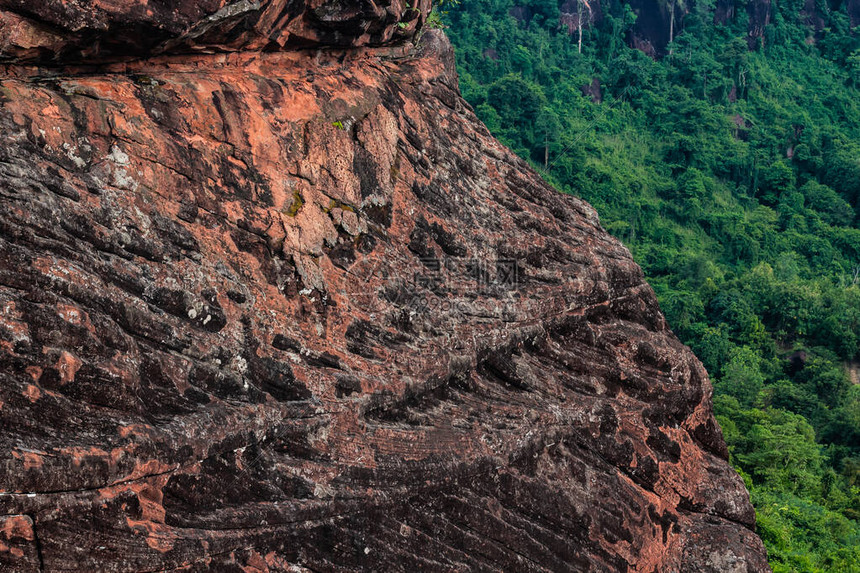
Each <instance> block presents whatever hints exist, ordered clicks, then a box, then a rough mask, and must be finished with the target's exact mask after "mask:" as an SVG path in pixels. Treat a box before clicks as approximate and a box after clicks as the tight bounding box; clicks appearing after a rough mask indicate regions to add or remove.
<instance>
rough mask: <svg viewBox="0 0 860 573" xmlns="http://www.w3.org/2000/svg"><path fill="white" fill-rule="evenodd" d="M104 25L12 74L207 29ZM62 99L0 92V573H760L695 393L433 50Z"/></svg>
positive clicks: (425, 45) (441, 53)
mask: <svg viewBox="0 0 860 573" xmlns="http://www.w3.org/2000/svg"><path fill="white" fill-rule="evenodd" d="M3 5H4V6H6V8H7V11H6V12H0V14H2V15H3V19H4V21H6V22H8V21H10V20H14V19H16V18H18V19H20V18H22V17H23V16H27V18H29V17H30V16H32V14H29V15H28V14H25V11H24V10H17V11H9V9H10V7H11V6H13V3H12V2H10V1H9V0H7V1H5V2H4V3H3ZM120 5H121V6H128V5H130V4H120V3H114V2H107V1H101V2H99V1H96V2H92V3H87V4H84V3H76V2H72V1H67V2H59V1H57V2H46V3H44V4H43V8H44V9H42V10H40V12H39V14H38V18H37V19H33V20H28V21H29V22H44V23H52V27H48V25H47V24H45V25H44V26H45V27H44V28H39V27H38V26H36V27H35V28H33V29H32V30H30V31H27V30H24V31H20V30H19V31H20V35H19V36H18V37H17V39H14V40H10V42H11V43H12V44H14V45H15V46H17V48H15V49H16V50H17V49H20V50H22V51H21V52H20V54H21V56H20V57H22V58H24V59H25V60H30V61H32V60H33V59H34V58H37V59H38V58H49V59H50V58H64V57H65V56H64V54H71V55H70V56H69V57H70V58H71V60H75V59H77V58H78V56H79V55H80V53H81V50H82V49H83V47H84V46H85V44H84V43H83V42H84V39H86V38H93V37H94V36H92V35H91V32H90V31H92V30H95V31H98V30H103V32H96V36H97V37H99V38H101V39H103V40H104V43H103V44H101V45H102V46H107V45H109V44H110V41H109V39H110V38H111V35H110V34H111V32H110V30H112V29H114V27H113V26H116V25H120V24H119V23H122V22H128V21H129V19H131V21H133V22H137V23H139V24H140V27H139V29H140V30H148V29H152V28H158V29H163V30H166V31H167V32H166V36H169V37H172V38H175V37H178V36H179V35H181V34H183V33H185V32H184V31H187V30H188V29H189V28H190V27H193V23H194V22H199V21H200V19H201V18H204V17H205V15H206V14H209V13H211V12H212V11H216V10H218V9H219V8H220V7H221V5H220V4H219V3H217V2H212V3H206V2H202V3H192V2H181V1H176V2H172V3H171V2H157V3H156V2H150V3H149V4H147V3H146V2H143V1H141V2H139V3H138V4H134V6H135V9H134V10H132V9H130V8H129V9H125V8H124V9H123V10H118V9H116V8H115V6H120ZM272 5H273V4H272ZM80 6H86V8H85V9H84V8H81V7H80ZM147 6H148V7H149V9H148V10H147V9H146V8H147ZM267 6H268V4H267ZM340 6H342V7H344V6H346V7H347V8H348V5H346V4H340ZM168 7H169V8H171V10H168ZM173 9H175V10H176V11H172V10H173ZM343 9H344V10H346V8H343ZM397 10H399V9H395V12H397ZM347 12H348V10H347ZM167 13H169V14H171V18H173V19H169V18H168V19H167V21H168V22H169V24H165V23H164V20H162V18H167V17H166V16H164V14H167ZM265 13H268V12H265ZM343 13H346V12H343ZM398 13H400V14H402V12H398ZM51 18H53V20H52V19H51ZM345 19H346V21H349V18H348V17H345ZM261 20H262V19H261ZM261 20H260V21H261ZM282 20H283V21H285V22H298V21H309V20H308V17H307V15H306V14H303V15H298V16H295V17H288V18H285V19H282ZM278 21H281V20H278ZM386 21H387V20H386ZM111 22H115V23H118V24H111ZM146 22H149V23H150V24H145V23H146ZM256 22H257V23H256V24H254V25H252V26H250V27H242V28H241V29H242V30H243V32H242V33H247V36H242V38H247V40H246V39H241V40H237V42H238V43H236V44H231V45H229V46H227V45H226V44H225V46H227V47H230V48H236V47H238V46H259V45H260V44H259V43H255V42H256V41H257V40H256V39H258V38H259V37H260V36H259V34H260V32H259V30H266V34H271V33H272V31H273V30H277V31H278V32H277V34H276V35H278V37H286V36H285V35H286V34H287V31H285V30H287V28H289V24H288V23H287V24H284V26H286V28H277V27H276V26H274V25H272V24H267V25H266V26H263V27H262V28H258V27H254V26H257V25H259V21H256ZM153 23H154V24H153ZM39 26H42V24H39ZM308 29H311V28H308ZM313 29H317V28H313ZM33 30H36V31H33ZM57 30H61V31H62V33H61V34H59V35H52V34H53V33H54V32H56V31H57ZM69 30H72V31H73V30H87V32H86V33H81V35H80V36H74V34H73V35H71V36H67V32H68V31H69ZM105 30H106V31H105ZM238 30H239V29H238V28H236V29H234V32H237V33H238ZM221 33H224V34H227V36H230V37H235V38H239V37H240V36H241V34H238V35H235V34H233V33H232V32H229V31H228V30H226V29H222V30H221ZM366 33H367V32H366V30H365V31H364V32H361V34H360V35H359V34H358V32H356V33H354V34H352V35H351V36H350V35H349V34H348V33H347V35H346V36H340V37H339V38H340V39H341V40H342V39H343V38H345V37H350V38H352V39H351V40H350V42H354V43H356V44H374V43H382V42H384V41H385V40H379V41H377V40H373V38H372V37H370V38H369V39H368V38H366V37H365V34H366ZM45 34H46V35H45ZM98 34H102V35H101V36H99V35H98ZM290 34H292V32H290ZM320 34H321V33H320ZM384 36H385V33H383V34H382V36H380V38H384ZM318 37H322V35H320V36H318ZM22 38H23V39H22ZM69 38H71V39H69ZM255 38H256V39H255ZM362 38H364V39H362ZM246 41H247V44H243V42H246ZM319 41H322V40H319ZM337 41H340V40H337ZM40 42H41V43H40ZM159 42H161V43H160V44H159V46H162V48H163V47H164V46H166V45H167V44H166V43H165V42H164V41H162V40H159ZM9 45H11V44H9ZM92 45H93V46H95V43H94V44H92ZM141 45H142V44H141ZM198 45H201V46H202V45H204V44H198ZM285 45H289V39H287V41H286V42H285ZM27 46H30V47H29V48H28V47H27ZM34 46H35V47H34ZM39 46H42V48H39ZM45 46H54V47H52V48H44V47H45ZM7 47H8V46H7ZM138 47H139V46H138ZM43 49H44V51H40V50H43ZM135 49H136V48H135ZM75 50H78V52H75ZM14 53H16V52H14V50H13V51H9V50H7V51H6V54H7V55H8V54H14ZM96 53H97V54H99V55H106V54H107V52H105V51H99V50H98V49H97V50H96ZM82 71H83V70H81V69H75V68H72V67H65V68H62V69H52V70H46V69H40V68H22V67H18V66H9V67H8V68H7V69H6V71H5V76H4V78H3V80H2V88H0V89H2V98H0V128H2V133H3V134H4V138H5V141H4V144H3V145H2V146H0V173H1V174H2V175H0V203H2V208H1V209H0V309H2V313H0V428H2V431H0V446H2V450H0V451H2V460H0V490H2V494H0V569H2V570H3V571H37V570H44V571H64V570H70V571H71V570H74V571H169V570H178V569H181V570H195V571H198V570H211V571H239V570H244V571H311V570H313V571H346V570H351V571H357V570H360V571H392V570H393V571H413V570H419V569H420V570H428V571H469V570H473V571H589V570H590V571H631V572H632V571H641V572H647V573H651V572H654V571H658V572H663V571H684V572H687V571H721V572H722V571H767V570H768V569H767V565H766V562H765V558H764V549H763V547H762V545H761V542H760V540H759V539H758V537H757V536H756V535H755V534H754V533H753V531H752V527H753V523H754V514H753V509H752V507H751V506H750V504H749V500H748V497H747V493H746V491H745V490H744V487H743V483H742V481H741V480H740V479H739V477H738V476H737V475H736V474H735V473H734V471H732V469H731V468H730V467H729V465H728V463H727V462H726V449H725V445H724V443H723V440H722V436H721V434H720V431H719V428H718V426H717V425H716V423H715V421H714V418H713V415H712V413H711V406H710V391H711V390H710V385H709V383H708V378H707V374H706V373H705V371H704V369H703V368H702V366H701V364H700V363H699V361H698V360H696V359H695V357H694V356H693V355H692V353H691V352H690V351H689V350H688V349H687V348H685V347H684V346H683V345H681V344H680V343H679V342H678V340H677V339H676V338H675V336H674V335H673V334H672V333H671V331H670V330H669V329H668V328H667V326H666V323H665V321H664V319H663V317H662V315H661V314H660V311H659V309H658V307H657V302H656V300H655V297H654V294H653V292H652V290H651V289H650V287H648V285H647V284H645V283H644V281H643V278H642V273H641V271H640V269H639V268H638V267H637V266H636V264H635V263H634V262H633V261H632V259H631V258H630V254H629V253H628V251H627V250H626V249H625V248H624V247H623V246H622V245H621V244H620V243H619V242H618V241H616V240H615V239H613V238H612V237H610V236H609V235H608V234H607V233H606V232H604V231H603V229H601V227H600V226H599V224H598V221H597V216H596V214H595V212H594V211H593V210H592V209H591V208H590V207H589V206H588V205H586V204H584V203H583V202H582V201H579V200H577V199H575V198H573V197H569V196H563V195H560V194H558V193H557V192H555V191H554V190H553V189H551V188H550V187H548V186H547V185H546V184H545V183H543V182H542V181H541V179H540V178H539V177H538V176H537V175H536V174H535V173H534V172H532V171H531V170H530V169H529V168H528V166H527V165H526V164H525V163H523V162H522V161H521V160H519V159H518V158H517V157H516V156H514V155H513V154H512V153H510V152H509V151H508V150H507V149H505V148H504V147H503V146H501V145H500V144H499V143H498V142H497V141H495V140H494V139H493V138H492V137H491V136H490V135H489V133H488V132H487V131H486V129H485V128H484V127H483V126H482V125H481V124H480V123H479V121H478V120H477V118H476V117H475V115H474V113H473V112H472V111H471V110H470V109H469V107H468V106H467V105H466V104H465V103H464V102H463V100H462V99H461V98H460V96H459V94H458V91H457V88H456V76H455V73H454V71H453V55H452V53H451V51H450V47H449V46H448V44H447V40H446V39H445V38H444V36H443V35H442V34H441V33H439V32H435V31H433V32H427V33H426V34H425V35H424V36H423V37H422V38H421V42H420V44H419V46H418V47H417V48H413V47H412V46H411V45H406V46H401V47H388V48H373V49H368V48H364V49H357V48H351V49H348V50H346V51H338V50H333V49H327V50H324V51H286V52H253V51H250V49H249V48H246V49H244V51H242V52H241V53H236V54H212V55H187V54H184V55H183V54H178V53H177V54H176V55H171V56H160V57H156V58H151V59H148V60H144V61H136V62H125V63H116V64H112V65H102V66H101V67H98V68H95V69H94V68H92V67H90V68H87V69H86V70H85V71H86V73H81V72H82ZM513 279H515V280H513Z"/></svg>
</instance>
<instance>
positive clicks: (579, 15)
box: [576, 0, 582, 54]
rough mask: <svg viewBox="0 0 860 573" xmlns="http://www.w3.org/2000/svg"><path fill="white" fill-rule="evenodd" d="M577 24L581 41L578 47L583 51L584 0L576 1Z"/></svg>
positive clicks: (580, 51)
mask: <svg viewBox="0 0 860 573" xmlns="http://www.w3.org/2000/svg"><path fill="white" fill-rule="evenodd" d="M576 26H577V27H578V28H579V43H578V44H577V49H578V50H579V53H580V54H581V53H582V0H579V1H578V2H577V3H576Z"/></svg>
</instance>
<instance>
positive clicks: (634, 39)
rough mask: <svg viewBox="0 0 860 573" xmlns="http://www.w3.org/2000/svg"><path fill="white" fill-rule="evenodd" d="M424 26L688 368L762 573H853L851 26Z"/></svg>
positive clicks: (857, 442) (472, 13)
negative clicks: (722, 448) (597, 224)
mask: <svg viewBox="0 0 860 573" xmlns="http://www.w3.org/2000/svg"><path fill="white" fill-rule="evenodd" d="M854 4H856V3H854ZM437 10H438V12H437V14H436V21H437V22H438V23H439V25H444V26H445V27H446V31H447V33H448V35H449V37H450V38H451V40H452V42H453V43H454V45H455V48H456V52H457V59H458V68H459V73H460V86H461V90H462V92H463V95H464V96H465V97H466V99H467V100H468V101H469V102H470V103H471V104H472V105H473V107H474V108H475V110H476V111H477V113H478V115H479V116H480V118H481V119H482V120H483V121H484V122H485V123H486V124H487V126H488V127H489V129H490V130H491V131H492V132H493V133H494V134H495V135H496V136H498V137H499V138H500V139H501V140H502V141H503V142H505V143H506V144H507V145H509V146H510V147H511V148H512V149H514V150H515V151H516V152H517V153H518V154H520V155H521V156H522V157H524V158H527V159H528V160H529V161H531V162H532V164H533V165H534V166H535V167H536V168H537V169H538V170H540V171H541V172H542V173H543V174H544V176H545V177H546V179H547V180H549V181H550V182H551V183H553V184H554V185H555V186H557V187H558V189H560V190H561V191H563V192H565V193H572V194H574V195H577V196H580V197H583V198H584V199H586V200H587V201H589V202H590V203H591V204H592V205H593V206H594V207H595V208H596V209H597V211H598V212H599V213H600V216H601V221H602V223H603V225H604V226H605V227H606V228H607V229H608V230H609V231H610V232H612V233H613V234H614V235H615V236H617V237H618V238H619V239H621V240H622V241H623V242H624V243H625V244H626V245H627V246H628V247H629V248H630V250H631V252H632V253H633V255H634V257H635V259H636V260H637V262H638V263H639V264H640V265H641V266H642V268H643V269H644V271H645V274H646V276H647V278H648V280H649V282H650V283H651V284H652V285H653V287H654V289H655V291H656V292H657V295H658V298H659V300H660V304H661V307H662V309H663V311H664V312H665V314H666V316H667V318H668V320H669V323H670V324H671V326H672V328H673V329H674V330H675V332H676V333H677V334H678V336H679V337H680V338H681V339H682V340H683V341H684V342H685V343H686V344H688V345H689V346H690V347H691V348H692V349H693V350H694V351H695V353H696V354H697V356H698V357H699V358H700V359H701V360H702V362H703V363H704V364H705V366H706V367H707V369H708V371H709V372H710V374H711V377H712V380H713V382H714V388H715V391H714V394H715V395H714V403H715V410H716V413H717V416H718V419H719V421H720V423H721V425H722V428H723V432H724V435H725V438H726V441H727V443H728V445H729V449H730V452H731V461H732V463H733V465H734V466H735V467H736V468H737V470H738V471H739V472H740V474H741V476H742V477H743V479H744V480H745V482H746V484H747V486H748V488H749V490H750V492H751V494H752V501H753V504H754V505H755V507H756V510H757V514H758V518H757V519H758V532H759V533H760V535H761V536H762V538H763V540H764V542H765V544H766V546H767V548H768V552H769V559H770V562H771V565H772V567H773V569H774V571H775V572H777V573H780V572H784V571H860V216H858V198H860V28H854V27H852V26H856V25H857V24H858V23H860V22H858V19H860V7H857V6H854V5H853V4H852V3H851V2H850V1H849V2H842V1H841V0H835V1H834V0H831V1H830V2H828V1H827V0H784V1H781V2H779V3H778V4H777V3H775V2H774V3H771V2H770V1H769V0H728V1H726V0H687V1H686V2H685V1H684V0H638V1H634V0H628V1H621V0H590V1H587V0H566V1H564V0H563V1H562V2H559V0H461V2H459V3H455V2H451V1H449V2H447V3H443V5H442V6H441V8H438V9H437ZM852 18H853V21H852Z"/></svg>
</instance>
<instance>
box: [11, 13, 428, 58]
mask: <svg viewBox="0 0 860 573" xmlns="http://www.w3.org/2000/svg"><path fill="white" fill-rule="evenodd" d="M429 10H430V0H408V1H406V0H358V1H356V0H124V1H117V0H36V1H34V0H0V61H3V60H6V61H9V60H12V61H16V62H22V61H33V62H38V63H41V64H51V65H56V64H63V63H68V62H72V61H75V62H78V63H83V62H88V63H92V62H94V61H104V60H118V59H127V58H130V57H142V56H151V55H153V54H162V53H189V52H223V51H238V50H266V51H277V50H283V49H285V48H286V49H290V48H298V47H313V46H321V45H335V46H342V47H357V46H382V45H388V44H394V43H398V42H402V41H403V40H405V39H408V38H411V37H412V36H413V35H414V34H415V32H416V30H418V29H419V28H420V27H421V26H422V24H423V23H424V20H425V18H426V16H427V13H428V12H429Z"/></svg>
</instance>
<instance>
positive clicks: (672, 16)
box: [669, 0, 675, 56]
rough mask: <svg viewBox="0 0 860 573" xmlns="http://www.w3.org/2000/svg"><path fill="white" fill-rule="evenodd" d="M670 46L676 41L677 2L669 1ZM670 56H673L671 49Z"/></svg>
mask: <svg viewBox="0 0 860 573" xmlns="http://www.w3.org/2000/svg"><path fill="white" fill-rule="evenodd" d="M669 1H670V4H669V45H670V46H671V44H672V42H674V41H675V0H669ZM669 55H670V56H671V55H672V48H671V47H670V48H669Z"/></svg>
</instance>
